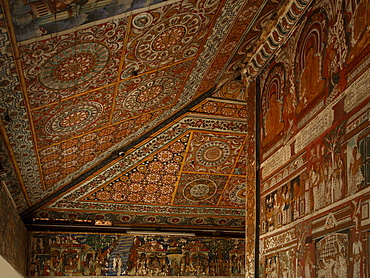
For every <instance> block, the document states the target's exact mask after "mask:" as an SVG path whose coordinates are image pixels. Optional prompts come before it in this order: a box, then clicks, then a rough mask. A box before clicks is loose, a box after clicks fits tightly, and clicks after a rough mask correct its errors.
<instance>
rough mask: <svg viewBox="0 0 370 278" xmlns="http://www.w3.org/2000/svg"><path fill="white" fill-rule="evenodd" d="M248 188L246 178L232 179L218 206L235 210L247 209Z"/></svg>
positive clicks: (233, 177)
mask: <svg viewBox="0 0 370 278" xmlns="http://www.w3.org/2000/svg"><path fill="white" fill-rule="evenodd" d="M246 187H247V185H246V178H245V177H235V176H232V177H230V180H229V181H228V183H227V186H226V188H225V191H224V193H223V194H222V196H221V199H220V202H219V203H218V205H219V206H227V207H233V208H245V204H246V200H245V197H246V189H247V188H246Z"/></svg>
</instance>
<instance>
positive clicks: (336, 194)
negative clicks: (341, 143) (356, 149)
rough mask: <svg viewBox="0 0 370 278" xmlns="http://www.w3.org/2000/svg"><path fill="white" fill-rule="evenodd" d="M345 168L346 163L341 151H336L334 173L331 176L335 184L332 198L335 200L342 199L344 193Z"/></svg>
mask: <svg viewBox="0 0 370 278" xmlns="http://www.w3.org/2000/svg"><path fill="white" fill-rule="evenodd" d="M343 169H344V165H343V161H342V158H341V156H340V153H336V154H335V156H334V165H333V173H332V177H331V181H332V184H333V187H332V190H333V191H332V198H333V201H334V202H336V201H338V200H340V199H341V198H342V195H343V178H342V175H343Z"/></svg>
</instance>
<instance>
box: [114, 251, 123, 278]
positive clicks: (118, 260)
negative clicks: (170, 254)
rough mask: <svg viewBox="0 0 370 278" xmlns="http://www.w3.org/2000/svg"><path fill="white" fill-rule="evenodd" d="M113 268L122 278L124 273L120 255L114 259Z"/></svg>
mask: <svg viewBox="0 0 370 278" xmlns="http://www.w3.org/2000/svg"><path fill="white" fill-rule="evenodd" d="M113 268H114V269H115V270H116V271H117V276H118V277H119V276H121V273H122V259H121V256H120V255H119V254H117V255H116V257H115V258H114V259H113Z"/></svg>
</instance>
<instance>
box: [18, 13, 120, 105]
mask: <svg viewBox="0 0 370 278" xmlns="http://www.w3.org/2000/svg"><path fill="white" fill-rule="evenodd" d="M126 24H127V19H126V18H122V19H119V20H113V21H111V22H109V23H105V24H101V25H96V26H93V27H89V28H85V29H82V30H78V31H74V32H71V33H69V34H65V35H60V36H57V37H53V38H51V39H47V40H43V41H38V42H32V43H30V44H27V45H23V46H20V47H19V51H20V53H21V54H22V57H21V60H22V66H23V74H24V77H25V81H26V89H27V93H28V96H29V101H30V105H31V108H35V107H40V106H44V105H47V104H50V103H53V102H57V101H59V100H60V99H64V98H67V97H70V96H74V95H77V94H79V93H82V92H85V91H88V90H92V89H96V88H99V87H102V86H106V85H108V84H110V83H113V82H115V81H116V79H117V68H118V67H119V63H120V58H121V53H122V48H123V42H124V37H125V32H126Z"/></svg>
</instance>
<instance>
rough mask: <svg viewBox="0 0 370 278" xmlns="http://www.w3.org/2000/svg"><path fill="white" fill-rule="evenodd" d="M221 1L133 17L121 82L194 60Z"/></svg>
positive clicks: (179, 5) (178, 5)
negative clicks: (136, 75) (139, 74)
mask: <svg viewBox="0 0 370 278" xmlns="http://www.w3.org/2000/svg"><path fill="white" fill-rule="evenodd" d="M220 3H221V2H220V1H213V2H212V1H205V0H202V1H196V2H191V1H182V2H181V3H174V4H171V5H167V6H164V7H161V8H158V9H155V10H152V11H149V12H143V13H140V14H137V15H135V16H133V18H132V22H131V26H132V28H131V32H130V35H129V41H128V45H127V51H126V55H125V61H126V65H125V67H124V70H123V73H122V75H121V78H122V79H125V78H127V77H129V76H130V75H131V74H132V72H137V73H145V72H148V71H150V70H153V69H158V68H160V67H164V66H166V65H169V64H173V63H177V62H180V61H184V60H187V59H193V58H195V57H196V56H197V55H198V53H199V51H200V49H201V47H202V45H203V42H204V39H205V38H206V35H207V32H208V30H209V29H211V27H212V22H213V20H214V18H215V16H216V12H217V8H218V6H219V5H220Z"/></svg>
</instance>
